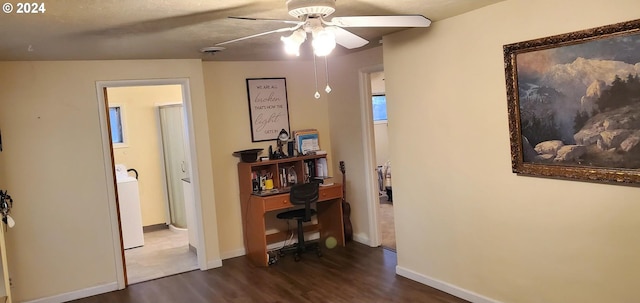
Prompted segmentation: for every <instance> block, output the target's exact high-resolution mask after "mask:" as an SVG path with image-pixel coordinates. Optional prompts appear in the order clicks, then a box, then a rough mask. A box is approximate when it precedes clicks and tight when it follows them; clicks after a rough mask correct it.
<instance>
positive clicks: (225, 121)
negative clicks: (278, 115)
mask: <svg viewBox="0 0 640 303" xmlns="http://www.w3.org/2000/svg"><path fill="white" fill-rule="evenodd" d="M330 64H331V63H330ZM332 66H333V65H332ZM203 70H204V79H205V90H206V94H207V110H208V112H207V114H208V117H209V128H210V131H211V137H212V138H213V139H212V141H211V150H212V154H211V160H212V162H213V171H214V177H215V179H216V201H220V202H219V203H217V207H218V208H217V214H218V222H219V224H220V231H221V233H220V249H221V254H222V256H223V258H229V257H234V256H238V255H242V254H244V244H243V236H242V228H243V226H242V219H241V209H240V200H239V197H238V170H237V163H238V162H239V158H237V157H234V156H233V155H232V153H233V152H234V151H237V150H243V149H249V148H264V152H263V153H262V155H267V151H268V148H269V145H273V147H274V149H275V147H276V142H275V140H274V141H268V142H256V143H252V142H251V131H250V123H249V107H248V100H247V87H246V79H247V78H277V77H285V78H286V83H287V97H288V105H289V121H290V129H291V130H296V129H305V128H316V129H318V131H319V133H320V147H321V148H322V149H324V150H327V151H331V149H332V144H331V143H332V140H331V136H332V132H331V131H330V130H329V118H328V115H329V114H328V104H327V95H326V94H325V93H324V92H322V94H321V95H322V96H321V98H320V99H319V100H316V99H315V98H314V97H313V94H314V93H315V88H314V83H315V82H314V78H313V64H312V63H311V62H306V61H293V60H292V61H288V62H205V63H204V64H203ZM324 75H325V74H324V72H323V70H319V71H318V78H319V79H320V80H319V81H320V83H321V87H324V80H323V79H325V78H324ZM337 80H338V79H331V80H330V81H332V82H331V83H334V82H333V81H337ZM332 94H333V93H332ZM328 158H329V162H332V160H333V159H336V158H335V157H333V155H332V154H331V153H330V154H329V156H328ZM333 162H335V160H333ZM329 165H330V167H331V163H330V164H329ZM329 174H332V170H330V171H329ZM280 221H282V220H280ZM222 231H224V232H222Z"/></svg>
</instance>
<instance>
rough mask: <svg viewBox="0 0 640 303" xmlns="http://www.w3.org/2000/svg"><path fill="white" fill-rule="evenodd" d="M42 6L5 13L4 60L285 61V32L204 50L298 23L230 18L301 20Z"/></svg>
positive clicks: (367, 32)
mask: <svg viewBox="0 0 640 303" xmlns="http://www.w3.org/2000/svg"><path fill="white" fill-rule="evenodd" d="M500 1H503V0H394V1H389V0H337V2H336V12H335V13H334V14H333V15H332V16H330V17H336V16H364V15H392V14H422V15H424V16H426V17H427V18H429V19H431V20H432V21H438V20H442V19H445V18H448V17H451V16H455V15H459V14H462V13H465V12H468V11H471V10H474V9H477V8H480V7H483V6H486V5H490V4H493V3H496V2H500ZM42 3H44V6H45V9H46V11H45V12H44V13H38V14H24V13H23V14H19V13H17V12H16V10H17V9H18V7H17V3H14V7H13V12H11V13H6V12H4V13H0V60H2V61H14V60H108V59H186V58H192V59H193V58H197V59H203V60H206V61H228V60H251V61H258V60H283V59H288V57H287V56H286V55H285V54H284V52H283V50H282V43H281V42H280V39H279V37H280V36H281V35H282V34H278V33H276V34H270V35H265V36H262V37H258V38H253V39H249V40H244V41H240V42H236V43H232V44H227V45H225V48H226V49H225V50H224V51H222V52H218V53H215V54H203V53H201V52H200V51H199V50H200V49H201V48H203V47H208V46H213V45H215V44H216V43H219V42H223V41H227V40H231V39H235V38H239V37H243V36H248V35H252V34H257V33H261V32H266V31H270V30H274V29H278V28H281V27H289V26H290V25H288V24H284V23H279V22H269V21H247V20H234V19H229V18H227V17H228V16H242V17H253V18H272V19H288V20H295V19H294V18H293V17H291V16H289V15H288V13H287V9H286V4H285V0H224V1H222V0H206V1H205V0H126V1H123V0H51V1H44V2H42ZM3 8H5V7H3ZM328 19H330V18H328ZM399 30H403V28H351V29H350V31H352V32H353V33H355V34H357V35H359V36H361V37H363V38H365V39H367V40H369V41H370V43H369V44H368V45H367V46H365V48H366V47H371V46H377V45H379V41H380V38H381V37H382V36H383V35H386V34H389V33H392V32H395V31H399ZM420 30H424V31H428V30H429V29H428V28H424V29H420ZM287 35H288V34H287ZM307 44H308V43H305V44H303V47H302V51H301V53H302V54H301V57H302V58H308V57H309V53H310V51H309V50H308V48H309V47H310V46H309V45H307ZM358 50H360V49H357V50H355V51H358ZM352 51H353V50H352ZM334 52H335V53H336V55H340V54H345V53H347V50H346V49H344V48H342V47H340V46H338V47H337V48H336V50H334Z"/></svg>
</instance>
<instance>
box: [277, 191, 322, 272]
mask: <svg viewBox="0 0 640 303" xmlns="http://www.w3.org/2000/svg"><path fill="white" fill-rule="evenodd" d="M318 186H319V184H318V183H316V182H312V183H303V184H296V185H293V186H292V187H291V191H290V192H289V201H291V204H293V205H304V208H301V209H294V210H289V211H285V212H281V213H279V214H277V215H276V217H277V218H278V219H285V220H296V221H298V243H296V245H295V246H290V247H284V248H282V249H281V250H280V255H281V256H283V255H284V254H285V253H290V252H293V253H294V259H295V260H296V261H300V255H301V254H302V253H304V252H305V251H307V250H310V249H315V250H316V254H317V255H318V256H319V257H320V256H322V252H321V251H320V245H318V243H317V242H314V243H309V244H305V241H304V229H303V227H302V223H303V222H309V221H311V217H313V216H315V215H316V213H317V212H316V210H315V209H313V208H311V204H312V203H314V202H317V201H318V195H319V194H318V191H319V187H318Z"/></svg>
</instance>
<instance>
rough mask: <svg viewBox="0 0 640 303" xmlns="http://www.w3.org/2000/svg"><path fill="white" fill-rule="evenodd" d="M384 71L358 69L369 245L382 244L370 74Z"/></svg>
mask: <svg viewBox="0 0 640 303" xmlns="http://www.w3.org/2000/svg"><path fill="white" fill-rule="evenodd" d="M381 71H384V66H383V65H382V64H378V65H373V66H369V67H364V68H361V69H360V70H359V71H358V75H359V80H360V113H361V115H362V120H361V121H362V123H361V125H360V126H361V130H362V146H363V154H364V157H363V162H364V171H365V172H368V173H367V174H365V188H366V195H367V197H366V200H367V201H369V205H368V207H367V208H368V215H369V246H372V247H378V246H380V245H382V229H381V228H380V223H379V217H380V214H379V209H378V203H379V202H380V198H379V197H378V185H376V182H377V181H378V172H377V167H378V166H377V165H376V146H375V134H374V130H373V112H372V111H373V109H372V107H373V106H372V104H371V96H372V93H371V74H372V73H374V72H381Z"/></svg>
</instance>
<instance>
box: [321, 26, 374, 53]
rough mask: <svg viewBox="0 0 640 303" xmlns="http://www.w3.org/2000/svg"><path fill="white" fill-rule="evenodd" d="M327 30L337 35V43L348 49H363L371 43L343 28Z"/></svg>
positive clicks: (335, 27)
mask: <svg viewBox="0 0 640 303" xmlns="http://www.w3.org/2000/svg"><path fill="white" fill-rule="evenodd" d="M327 28H330V29H332V30H333V33H334V34H335V35H336V43H338V44H340V45H342V46H344V47H346V48H348V49H353V48H358V47H363V46H365V45H367V43H369V41H367V40H365V39H363V38H362V37H360V36H358V35H356V34H354V33H352V32H350V31H348V30H346V29H343V28H341V27H337V26H332V27H327Z"/></svg>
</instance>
